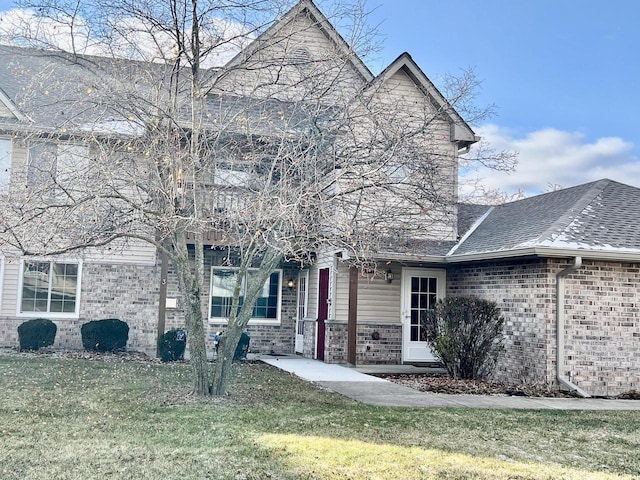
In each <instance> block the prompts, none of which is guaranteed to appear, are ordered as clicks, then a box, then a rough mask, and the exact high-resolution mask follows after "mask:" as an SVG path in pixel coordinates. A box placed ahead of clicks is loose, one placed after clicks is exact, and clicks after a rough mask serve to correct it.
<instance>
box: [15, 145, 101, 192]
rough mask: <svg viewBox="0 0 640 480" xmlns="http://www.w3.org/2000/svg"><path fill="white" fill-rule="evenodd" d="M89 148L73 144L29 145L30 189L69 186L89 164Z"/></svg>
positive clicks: (28, 179)
mask: <svg viewBox="0 0 640 480" xmlns="http://www.w3.org/2000/svg"><path fill="white" fill-rule="evenodd" d="M88 158H89V148H88V147H86V146H83V145H74V144H71V143H60V144H56V143H33V144H31V145H29V167H28V169H27V186H28V187H29V188H43V187H52V186H53V185H54V183H57V184H58V185H64V184H69V183H70V181H71V180H78V179H79V178H80V175H79V174H80V173H81V170H84V169H85V167H86V166H87V164H88Z"/></svg>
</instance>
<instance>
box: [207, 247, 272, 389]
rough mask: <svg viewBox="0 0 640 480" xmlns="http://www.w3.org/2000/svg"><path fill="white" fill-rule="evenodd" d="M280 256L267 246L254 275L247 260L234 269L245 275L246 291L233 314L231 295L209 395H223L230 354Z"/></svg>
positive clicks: (227, 380)
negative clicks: (228, 314)
mask: <svg viewBox="0 0 640 480" xmlns="http://www.w3.org/2000/svg"><path fill="white" fill-rule="evenodd" d="M281 259H282V254H281V253H280V252H278V251H277V250H275V249H274V248H271V247H269V248H267V250H266V251H265V253H264V256H263V258H262V262H261V263H260V267H259V268H258V271H257V272H256V273H255V275H253V276H251V277H250V278H249V277H248V276H247V272H248V270H249V267H248V265H249V262H243V266H244V267H243V268H241V269H240V270H239V271H238V277H239V278H241V277H244V278H246V279H247V289H246V295H245V297H244V303H243V304H242V308H241V309H240V313H239V314H237V315H235V312H236V311H237V309H236V305H235V301H236V300H235V299H234V305H232V307H231V312H232V313H231V317H230V318H229V323H228V325H227V329H226V330H225V332H224V335H222V337H221V339H220V344H219V345H218V358H217V360H216V364H215V368H214V372H213V386H212V390H211V393H212V395H224V394H225V393H226V391H227V386H228V384H229V375H230V373H231V369H232V366H233V356H234V354H235V351H236V348H237V346H238V342H239V341H240V337H241V336H242V332H243V330H244V329H245V328H246V326H247V324H248V323H249V320H251V313H252V312H253V307H254V306H255V304H256V301H257V300H258V296H259V292H260V291H261V290H262V286H263V285H264V283H265V282H266V281H267V279H268V278H269V276H270V275H271V272H273V269H274V268H276V267H277V266H278V264H279V263H280V260H281Z"/></svg>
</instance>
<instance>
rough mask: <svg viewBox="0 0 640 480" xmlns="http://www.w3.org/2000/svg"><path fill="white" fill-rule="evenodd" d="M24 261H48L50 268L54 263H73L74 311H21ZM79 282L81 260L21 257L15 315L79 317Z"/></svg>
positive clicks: (49, 293) (80, 280) (25, 316)
mask: <svg viewBox="0 0 640 480" xmlns="http://www.w3.org/2000/svg"><path fill="white" fill-rule="evenodd" d="M25 262H41V263H45V262H49V267H50V268H51V267H52V266H53V264H54V263H67V264H74V265H77V266H78V284H77V285H76V305H75V307H76V308H75V311H74V312H23V311H22V290H23V282H24V264H25ZM81 284H82V260H73V259H66V258H54V259H51V258H42V257H30V258H28V257H22V258H21V259H20V274H19V275H18V295H17V302H16V316H17V317H21V318H41V317H42V318H44V317H46V318H53V319H56V318H80V293H81V290H82V289H81V288H80V287H81ZM48 295H49V298H48V303H49V305H48V308H50V301H51V284H49V292H48Z"/></svg>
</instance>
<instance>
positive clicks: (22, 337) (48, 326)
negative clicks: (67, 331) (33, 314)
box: [18, 318, 58, 350]
mask: <svg viewBox="0 0 640 480" xmlns="http://www.w3.org/2000/svg"><path fill="white" fill-rule="evenodd" d="M57 331H58V327H57V326H56V324H55V323H53V322H52V321H51V320H47V319H46V318H34V319H33V320H27V321H26V322H23V323H21V324H20V325H19V326H18V341H19V342H20V350H38V349H40V348H44V347H49V346H51V345H53V342H54V341H55V339H56V332H57Z"/></svg>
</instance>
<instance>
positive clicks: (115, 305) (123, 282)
mask: <svg viewBox="0 0 640 480" xmlns="http://www.w3.org/2000/svg"><path fill="white" fill-rule="evenodd" d="M159 278H160V269H159V267H157V266H149V265H146V266H145V265H129V264H119V265H112V264H89V263H84V264H83V267H82V278H81V293H80V316H79V318H75V319H52V321H53V322H54V323H55V324H56V325H57V327H58V331H57V333H56V340H55V343H54V345H53V348H58V349H69V350H75V349H82V338H81V335H80V327H81V326H82V324H83V323H86V322H89V321H91V320H101V319H104V318H117V319H120V320H123V321H125V322H127V324H128V325H129V341H128V342H127V348H128V349H130V350H137V351H144V352H145V353H147V354H150V355H155V350H156V347H155V344H156V335H157V325H158V300H159V296H160V281H159ZM4 288H13V286H11V287H10V286H9V285H5V286H4ZM15 288H19V287H18V286H15ZM41 318H47V315H46V313H43V314H42V315H41ZM25 320H28V318H16V317H2V318H0V339H1V340H2V346H4V347H12V348H15V347H17V346H18V332H17V329H18V325H20V324H21V323H22V322H24V321H25Z"/></svg>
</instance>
